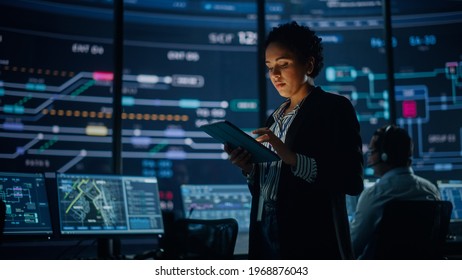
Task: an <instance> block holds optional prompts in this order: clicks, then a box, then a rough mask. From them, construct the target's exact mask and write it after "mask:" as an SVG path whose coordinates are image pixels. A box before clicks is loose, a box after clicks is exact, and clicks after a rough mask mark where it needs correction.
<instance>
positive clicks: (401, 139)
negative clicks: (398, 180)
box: [373, 125, 413, 166]
mask: <svg viewBox="0 0 462 280" xmlns="http://www.w3.org/2000/svg"><path fill="white" fill-rule="evenodd" d="M374 135H376V136H377V140H376V141H375V144H376V149H377V150H378V153H379V162H385V163H388V164H392V165H398V166H402V165H406V163H407V162H408V161H409V160H411V158H412V149H413V146H412V140H411V138H410V136H409V134H408V133H407V131H406V130H404V129H402V128H400V127H398V126H395V125H387V126H386V127H384V128H380V129H378V130H377V131H376V132H375V133H374ZM379 162H376V163H374V164H373V165H376V164H378V163H379Z"/></svg>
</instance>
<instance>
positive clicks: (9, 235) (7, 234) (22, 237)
mask: <svg viewBox="0 0 462 280" xmlns="http://www.w3.org/2000/svg"><path fill="white" fill-rule="evenodd" d="M0 176H23V177H29V178H33V177H40V178H41V179H42V186H43V190H44V194H43V195H44V197H45V199H46V203H47V207H46V208H47V210H46V212H47V214H48V220H49V226H50V229H49V230H33V231H7V229H6V228H7V224H6V221H5V228H4V230H3V235H2V238H1V240H2V241H3V242H15V241H19V242H21V241H43V240H51V239H54V238H55V237H56V233H55V227H54V221H53V215H52V212H53V204H52V203H51V201H52V200H51V199H50V192H49V188H48V185H47V182H46V176H45V174H44V173H42V172H6V171H1V172H0Z"/></svg>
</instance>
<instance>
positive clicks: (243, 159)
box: [224, 144, 253, 174]
mask: <svg viewBox="0 0 462 280" xmlns="http://www.w3.org/2000/svg"><path fill="white" fill-rule="evenodd" d="M224 150H225V152H226V153H227V154H228V159H229V160H230V161H231V163H232V164H234V165H236V166H237V167H239V168H240V169H242V171H244V172H245V173H247V174H248V173H250V172H251V171H252V168H253V165H252V162H251V161H250V158H251V157H252V155H251V154H250V153H249V152H248V151H246V150H244V149H242V148H241V147H237V148H236V149H232V148H231V147H229V146H228V145H226V144H225V145H224Z"/></svg>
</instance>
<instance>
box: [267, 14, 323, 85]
mask: <svg viewBox="0 0 462 280" xmlns="http://www.w3.org/2000/svg"><path fill="white" fill-rule="evenodd" d="M271 43H279V44H281V45H282V46H284V47H285V48H287V49H288V50H290V51H291V52H293V53H294V54H295V55H296V58H297V59H299V60H300V61H302V62H303V63H305V62H307V61H308V59H309V57H313V58H314V68H313V72H312V73H311V74H310V76H311V77H312V78H315V77H316V76H317V75H318V74H319V72H320V71H321V69H322V67H323V66H324V62H323V61H324V56H323V54H322V51H323V46H322V44H321V38H319V37H318V36H316V34H315V32H314V31H313V30H311V29H310V28H309V27H307V26H302V25H299V24H298V23H297V22H295V21H292V22H290V23H285V24H281V25H279V26H277V27H273V29H272V30H271V31H270V33H269V34H268V36H267V38H266V41H265V48H267V47H268V45H269V44H271Z"/></svg>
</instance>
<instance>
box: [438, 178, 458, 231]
mask: <svg viewBox="0 0 462 280" xmlns="http://www.w3.org/2000/svg"><path fill="white" fill-rule="evenodd" d="M437 185H438V188H439V190H440V193H441V199H442V200H448V201H451V203H452V207H453V208H452V214H451V221H453V222H455V221H459V222H460V221H462V180H440V181H437Z"/></svg>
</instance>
